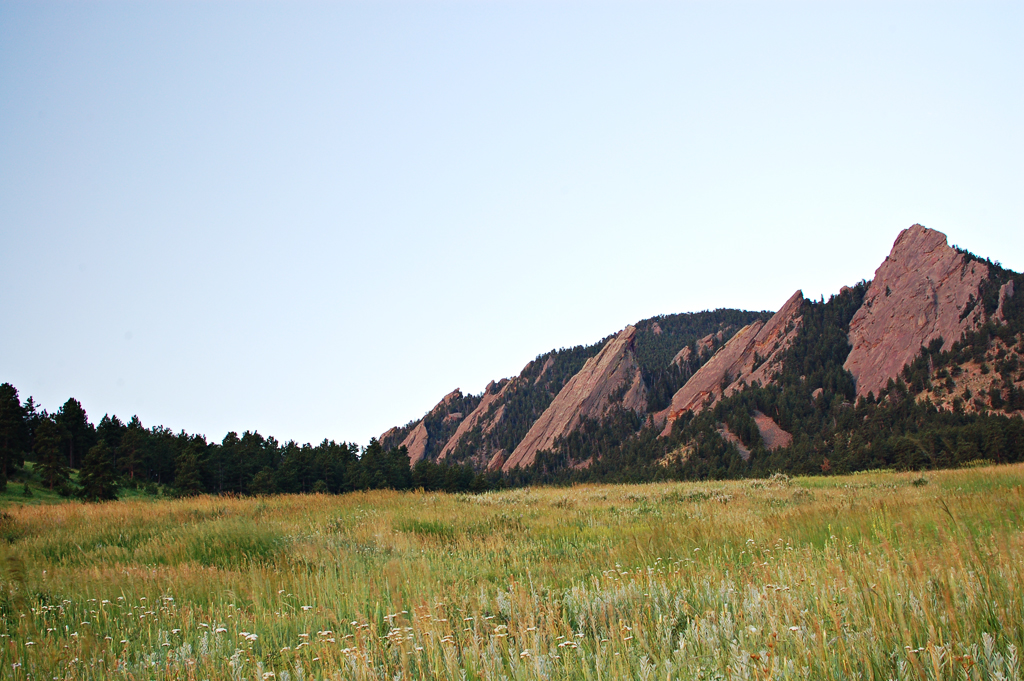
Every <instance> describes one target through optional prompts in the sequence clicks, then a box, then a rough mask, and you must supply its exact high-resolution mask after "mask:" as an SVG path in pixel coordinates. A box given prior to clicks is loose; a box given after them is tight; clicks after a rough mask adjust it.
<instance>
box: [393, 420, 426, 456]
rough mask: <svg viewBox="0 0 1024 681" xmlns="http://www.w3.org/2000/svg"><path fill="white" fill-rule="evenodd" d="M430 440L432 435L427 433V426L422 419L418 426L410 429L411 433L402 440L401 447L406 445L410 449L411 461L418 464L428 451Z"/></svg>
mask: <svg viewBox="0 0 1024 681" xmlns="http://www.w3.org/2000/svg"><path fill="white" fill-rule="evenodd" d="M429 441H430V435H429V434H428V433H427V427H426V426H425V425H424V424H423V421H420V422H419V423H417V424H416V427H415V428H413V429H412V430H411V431H409V434H408V435H406V436H405V439H404V440H402V444H401V445H399V446H401V447H405V448H406V449H408V450H409V463H410V464H411V465H414V466H415V465H416V462H418V461H419V460H420V459H422V458H423V455H424V454H426V453H427V442H429Z"/></svg>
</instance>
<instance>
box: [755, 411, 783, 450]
mask: <svg viewBox="0 0 1024 681" xmlns="http://www.w3.org/2000/svg"><path fill="white" fill-rule="evenodd" d="M754 423H756V424H757V430H758V432H759V433H761V440H762V442H764V446H765V449H769V450H775V449H782V448H783V447H788V446H790V445H791V444H793V436H792V435H790V434H789V433H787V432H786V431H784V430H783V429H782V428H780V427H779V424H777V423H775V421H773V420H772V418H771V417H770V416H768V415H766V414H762V413H761V412H759V411H757V410H755V411H754Z"/></svg>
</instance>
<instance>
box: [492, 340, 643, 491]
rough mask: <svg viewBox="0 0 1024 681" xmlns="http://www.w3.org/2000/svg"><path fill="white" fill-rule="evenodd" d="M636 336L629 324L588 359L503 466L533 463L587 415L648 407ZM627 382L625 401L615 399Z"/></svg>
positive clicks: (592, 416) (591, 416) (504, 467)
mask: <svg viewBox="0 0 1024 681" xmlns="http://www.w3.org/2000/svg"><path fill="white" fill-rule="evenodd" d="M635 338H636V328H635V327H633V326H627V327H626V328H625V329H623V330H622V331H620V332H619V334H618V335H617V336H615V338H613V339H611V340H610V341H608V342H607V343H605V346H604V347H603V348H601V351H600V352H599V353H597V354H596V355H594V356H593V357H591V358H590V359H588V360H587V362H586V364H584V365H583V368H582V369H580V370H579V372H578V373H577V374H576V375H575V376H573V377H572V378H570V379H569V382H568V383H566V384H565V386H564V387H563V388H562V389H561V390H560V391H559V393H558V394H557V395H556V396H555V399H554V400H552V402H551V404H550V405H548V408H547V409H546V410H545V411H544V413H543V414H541V416H540V418H539V419H537V420H536V421H535V422H534V424H533V426H532V427H531V428H530V430H529V432H527V433H526V436H525V437H524V438H523V440H522V442H520V443H519V445H518V446H517V447H516V448H515V451H513V452H512V454H511V455H509V457H508V459H507V460H506V461H505V462H504V464H503V465H502V470H504V471H509V470H512V469H513V468H516V467H518V466H523V467H525V466H529V465H530V464H532V463H533V462H534V460H535V459H536V458H537V452H538V451H540V450H542V449H551V448H552V446H553V445H554V444H555V440H556V439H557V438H559V437H561V436H563V435H567V434H568V433H570V432H572V431H573V429H575V428H576V426H578V425H579V423H580V421H582V420H583V419H584V418H598V419H599V418H601V417H602V416H604V415H605V414H606V413H607V412H608V410H609V409H610V408H611V407H612V406H613V405H615V404H617V403H619V404H621V405H622V407H623V408H625V409H632V410H633V411H639V412H642V411H645V410H646V409H647V389H646V388H645V387H644V382H643V379H642V378H641V376H640V365H639V364H638V363H637V361H636V355H635V354H634V346H633V341H634V339H635ZM624 385H625V386H628V387H627V389H626V393H625V395H623V397H622V400H621V402H617V401H613V400H612V395H613V393H614V392H615V391H616V390H621V389H622V387H623V386H624Z"/></svg>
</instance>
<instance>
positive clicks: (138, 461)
mask: <svg viewBox="0 0 1024 681" xmlns="http://www.w3.org/2000/svg"><path fill="white" fill-rule="evenodd" d="M145 442H146V430H145V429H144V428H143V427H142V422H141V421H139V417H138V416H133V417H132V418H131V420H130V421H129V422H128V426H127V428H125V431H124V434H123V435H122V436H121V444H120V445H119V446H118V448H117V458H118V461H117V463H118V465H119V467H120V469H121V470H122V471H123V472H124V473H125V474H126V475H127V476H128V479H129V480H134V479H135V475H136V474H141V473H144V472H145Z"/></svg>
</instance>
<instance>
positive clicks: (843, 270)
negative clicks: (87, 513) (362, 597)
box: [0, 2, 1024, 444]
mask: <svg viewBox="0 0 1024 681" xmlns="http://www.w3.org/2000/svg"><path fill="white" fill-rule="evenodd" d="M1022 7H1024V5H1022V4H1021V3H1004V4H990V3H973V2H972V3H954V4H937V3H923V2H921V3H906V4H899V3H889V2H887V3H876V4H868V3H859V2H858V3H850V4H843V3H826V2H816V3H811V2H808V3H770V2H755V3H719V2H696V3H669V4H661V3H647V2H622V3H607V4H594V3H582V2H579V3H550V2H534V3H502V2H446V3H430V2H416V3H406V4H402V3H378V2H372V3H294V2H289V3H243V2H227V3H210V2H197V3H157V2H130V3H32V4H18V3H11V2H3V3H2V4H0V277H2V284H0V320H2V321H0V329H2V334H0V381H10V382H12V383H14V384H15V385H16V386H17V387H18V388H19V389H20V390H21V392H22V397H23V398H24V397H28V396H29V395H34V396H35V397H36V398H37V399H38V400H41V401H42V402H43V404H44V406H46V407H48V408H50V409H56V408H57V407H58V406H59V405H60V403H62V402H63V401H64V400H65V399H67V397H69V396H75V397H78V398H79V399H81V400H82V401H83V403H84V406H85V407H86V409H87V410H88V412H89V414H90V416H91V417H92V418H93V419H94V420H98V419H99V417H101V416H102V415H103V414H104V413H105V412H110V413H116V414H118V415H120V416H121V417H122V418H127V417H129V416H131V415H132V414H134V413H137V414H139V416H140V417H141V418H142V420H143V423H144V424H146V425H147V426H148V425H155V424H158V423H162V424H165V425H167V426H169V427H171V428H174V429H179V428H185V429H187V430H189V431H195V432H201V433H205V434H206V435H207V436H209V437H211V438H213V439H216V440H220V439H221V438H222V437H223V435H224V433H225V432H226V431H227V430H229V429H234V430H238V431H241V430H244V429H258V430H259V431H260V432H262V433H264V434H272V435H275V436H276V437H278V438H280V439H289V438H294V439H297V440H300V441H314V442H315V441H319V440H321V439H323V438H324V437H327V438H333V439H338V440H342V439H345V440H356V441H359V442H361V443H364V444H365V443H366V442H367V441H368V440H369V438H370V437H371V436H373V435H376V434H379V433H380V432H381V431H383V430H384V429H386V428H387V427H389V426H391V425H395V424H401V423H404V422H406V421H408V420H409V419H411V418H414V417H418V416H420V415H421V414H422V413H423V412H424V411H425V410H427V409H429V408H430V407H431V406H432V405H433V404H434V403H435V402H436V401H437V400H438V399H439V398H440V397H441V396H442V395H443V394H444V393H446V392H448V391H450V390H452V389H453V388H455V387H461V388H462V389H463V390H464V391H467V392H478V391H480V390H481V389H482V388H483V387H484V385H485V384H486V382H487V381H488V380H489V379H492V378H500V377H503V376H509V375H514V374H516V373H518V372H519V370H520V369H521V368H522V366H523V365H524V364H525V363H526V362H527V361H529V360H530V359H532V358H533V357H534V356H536V355H537V354H539V353H541V352H544V351H546V350H548V349H551V348H553V347H559V346H568V345H575V344H579V343H591V342H594V341H596V340H598V339H600V338H602V337H603V336H605V335H607V334H609V333H612V332H614V331H616V330H618V329H620V328H621V327H623V326H624V325H625V324H627V323H630V322H634V321H636V320H638V319H641V318H644V317H648V316H651V315H655V314H659V313H674V312H683V311H694V310H701V309H706V308H715V307H721V306H729V307H743V308H750V309H766V308H767V309H776V308H778V307H779V306H780V305H781V304H782V303H783V302H784V301H785V300H786V299H787V298H788V297H789V295H791V294H792V292H793V291H794V290H796V289H797V288H803V290H804V292H805V294H807V295H808V296H818V295H821V294H825V295H828V294H830V293H833V292H835V291H837V290H838V289H839V287H840V286H842V285H843V284H848V283H854V282H856V281H858V280H859V279H861V278H870V277H871V276H872V274H873V272H874V269H875V268H876V267H877V266H878V265H879V264H880V263H881V261H882V259H883V258H884V257H885V255H886V254H887V253H888V251H889V248H890V246H891V244H892V241H893V240H894V239H895V237H896V235H897V234H898V232H899V230H901V229H903V228H905V227H908V226H909V225H910V224H912V223H914V222H920V223H922V224H924V225H926V226H928V227H932V228H935V229H939V230H942V231H944V232H946V233H947V234H948V235H949V237H950V241H951V242H953V243H957V244H960V245H962V246H964V247H966V248H969V249H971V250H972V251H974V252H976V253H979V254H981V255H983V256H989V257H992V258H993V259H998V260H1001V261H1002V262H1003V264H1005V265H1007V266H1009V267H1012V268H1014V269H1016V270H1018V271H1020V270H1024V191H1022V190H1024V139H1022V133H1021V131H1022V128H1024V126H1022V121H1024V69H1022V66H1024V40H1022V39H1021V36H1024V10H1022Z"/></svg>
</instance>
